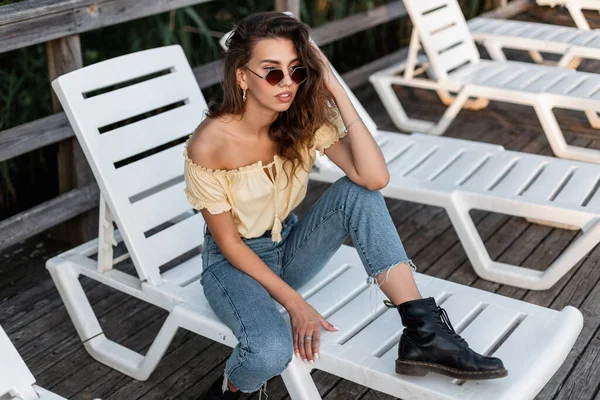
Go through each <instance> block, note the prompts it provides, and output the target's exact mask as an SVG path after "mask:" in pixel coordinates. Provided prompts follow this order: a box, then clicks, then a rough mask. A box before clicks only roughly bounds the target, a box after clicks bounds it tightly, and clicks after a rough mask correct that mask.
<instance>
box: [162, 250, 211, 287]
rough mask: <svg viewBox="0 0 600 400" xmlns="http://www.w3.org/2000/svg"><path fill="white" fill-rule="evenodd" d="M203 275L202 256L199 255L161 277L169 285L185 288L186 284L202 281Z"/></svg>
mask: <svg viewBox="0 0 600 400" xmlns="http://www.w3.org/2000/svg"><path fill="white" fill-rule="evenodd" d="M201 274H202V255H201V254H198V255H197V256H194V257H192V258H190V259H189V260H186V261H184V262H182V263H181V264H179V265H177V266H176V267H173V268H171V269H170V270H168V271H165V272H163V273H162V274H161V277H162V278H163V279H164V280H165V281H166V282H169V283H172V284H174V285H177V286H185V285H186V284H188V283H190V282H193V281H196V280H198V279H200V275H201Z"/></svg>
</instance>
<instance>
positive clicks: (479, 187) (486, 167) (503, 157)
mask: <svg viewBox="0 0 600 400" xmlns="http://www.w3.org/2000/svg"><path fill="white" fill-rule="evenodd" d="M519 161H520V157H519V156H517V155H515V154H502V153H500V154H495V155H494V156H493V157H490V158H489V159H487V160H486V162H485V163H484V164H483V165H481V167H480V168H478V169H477V171H475V172H474V173H473V174H472V175H471V176H470V177H469V178H468V179H467V180H466V181H465V182H464V183H463V184H462V185H461V187H462V188H463V190H469V191H486V190H487V189H488V188H489V187H491V186H492V185H493V184H494V182H497V181H498V180H499V179H501V177H502V175H503V174H505V173H507V172H508V171H509V168H510V167H511V165H513V164H514V163H516V162H519Z"/></svg>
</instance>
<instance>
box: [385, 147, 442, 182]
mask: <svg viewBox="0 0 600 400" xmlns="http://www.w3.org/2000/svg"><path fill="white" fill-rule="evenodd" d="M438 150H439V146H436V145H433V146H432V145H431V144H430V143H418V142H417V143H415V144H414V145H413V146H411V147H410V148H409V149H408V150H406V151H404V152H403V153H402V154H401V155H400V156H399V157H397V158H396V160H397V161H396V165H395V168H393V169H390V170H389V171H390V174H394V175H395V174H400V175H402V176H404V175H405V174H407V173H409V172H410V171H412V170H413V169H415V168H416V167H418V166H419V165H420V163H422V162H423V161H425V160H426V159H427V158H428V157H429V156H430V155H431V154H433V153H435V152H436V151H438ZM388 169H389V167H388Z"/></svg>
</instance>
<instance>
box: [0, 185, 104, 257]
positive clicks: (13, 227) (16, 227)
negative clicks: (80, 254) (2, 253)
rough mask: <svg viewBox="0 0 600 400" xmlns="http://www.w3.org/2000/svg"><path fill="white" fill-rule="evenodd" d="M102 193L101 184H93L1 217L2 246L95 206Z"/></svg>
mask: <svg viewBox="0 0 600 400" xmlns="http://www.w3.org/2000/svg"><path fill="white" fill-rule="evenodd" d="M99 196H100V190H99V189H98V186H97V185H96V184H91V185H88V186H86V187H83V188H78V189H74V190H71V191H69V192H67V193H64V194H62V195H60V196H58V197H55V198H54V199H52V200H49V201H47V202H45V203H42V204H40V205H38V206H35V207H33V208H30V209H29V210H27V211H24V212H22V213H20V214H17V215H15V216H12V217H10V218H8V219H5V220H3V221H0V250H2V249H5V248H6V247H8V246H10V245H13V244H16V243H19V242H20V241H21V240H25V239H26V238H28V237H31V236H33V235H35V234H38V233H40V232H43V231H45V230H46V229H49V228H51V227H53V226H55V225H58V224H60V223H61V222H65V221H68V220H69V219H71V218H73V217H76V216H77V215H80V214H81V213H83V212H85V211H88V210H91V209H92V208H94V207H95V206H97V205H98V201H99Z"/></svg>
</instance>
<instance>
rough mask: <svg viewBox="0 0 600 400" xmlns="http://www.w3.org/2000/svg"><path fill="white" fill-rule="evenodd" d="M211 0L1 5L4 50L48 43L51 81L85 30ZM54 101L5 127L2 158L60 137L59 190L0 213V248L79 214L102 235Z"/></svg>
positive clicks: (75, 230)
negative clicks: (44, 113) (44, 111)
mask: <svg viewBox="0 0 600 400" xmlns="http://www.w3.org/2000/svg"><path fill="white" fill-rule="evenodd" d="M207 1H209V0H170V1H168V2H167V1H157V0H27V1H23V2H19V3H15V4H11V5H7V6H0V38H1V39H0V53H2V52H7V51H10V50H14V49H19V48H23V47H27V46H31V45H34V44H40V43H46V53H47V57H48V69H49V81H52V80H53V79H55V78H56V77H58V76H60V75H62V74H64V73H67V72H70V71H72V70H74V69H77V68H81V67H82V64H83V63H82V55H81V54H82V53H81V45H80V40H79V34H80V33H82V32H86V31H90V30H93V29H97V28H100V27H105V26H110V25H114V24H118V23H122V22H126V21H131V20H135V19H138V18H142V17H147V16H150V15H154V14H159V13H163V12H167V11H170V10H174V9H177V8H181V7H187V6H192V5H197V4H201V3H205V2H207ZM500 1H501V0H500ZM532 5H533V2H532V1H531V0H514V1H512V2H510V3H509V4H508V5H507V6H504V7H502V8H500V9H496V10H494V11H492V13H495V14H496V15H495V16H496V17H501V18H508V17H510V16H513V15H516V14H518V13H520V12H522V11H523V10H526V9H527V8H529V7H531V6H532ZM275 9H276V10H291V11H292V12H294V13H295V14H296V15H299V14H300V5H299V0H275ZM406 14H407V13H406V9H405V8H404V5H403V3H402V1H400V0H395V1H392V2H391V3H389V4H386V5H382V6H379V7H376V8H374V9H372V10H369V11H366V12H362V13H358V14H355V15H352V16H349V17H346V18H343V19H341V20H336V21H333V22H329V23H327V24H325V25H322V26H319V27H317V28H314V29H313V31H312V36H313V38H314V39H315V41H316V42H317V43H318V44H319V45H323V44H327V43H331V42H334V41H336V40H339V39H341V38H344V37H347V36H350V35H352V34H355V33H357V32H360V31H363V30H366V29H370V28H372V27H375V26H377V25H380V24H383V23H386V22H389V21H391V20H394V19H396V18H400V17H403V16H405V15H406ZM405 56H406V50H405V49H400V50H398V51H396V52H394V53H392V54H388V55H386V56H385V57H382V58H381V59H378V60H375V61H373V62H371V63H369V64H366V65H363V66H361V67H360V68H358V69H356V70H354V71H350V72H348V73H346V74H344V79H345V80H346V82H347V83H348V85H349V86H350V87H355V86H358V85H360V84H362V83H364V82H366V81H367V78H368V76H369V75H370V74H372V73H373V72H375V71H377V70H379V69H382V68H385V67H387V66H389V65H392V64H394V63H397V62H399V61H401V60H402V59H403V58H405ZM221 73H222V62H221V61H214V62H210V63H207V64H205V65H201V66H199V67H196V68H195V69H194V74H195V76H196V79H197V80H198V83H199V85H200V87H201V88H206V87H209V86H212V85H214V84H216V83H218V82H219V81H220V80H221ZM49 90H50V89H49ZM53 107H54V111H55V112H56V113H55V114H54V115H51V116H48V117H45V118H41V119H38V120H36V121H32V122H28V123H26V124H23V125H20V126H17V127H14V128H10V129H7V130H4V131H0V162H2V161H5V160H8V159H10V158H14V157H17V156H19V155H21V154H24V153H27V152H30V151H33V150H36V149H39V148H42V147H44V146H48V145H50V144H53V143H58V144H59V155H58V157H59V160H58V166H59V171H58V173H59V192H60V193H61V194H60V195H59V196H58V197H56V198H54V199H52V200H49V201H47V202H45V203H42V204H39V205H37V206H35V207H33V208H31V209H29V210H26V211H24V212H22V213H20V214H17V215H15V216H12V217H10V218H7V219H5V220H3V221H0V250H2V249H3V248H6V247H7V246H10V245H12V244H15V243H18V242H19V241H21V240H24V239H26V238H29V237H31V236H33V235H35V234H37V233H40V232H43V231H45V230H47V229H49V228H51V227H54V226H56V225H59V224H62V223H63V222H66V221H69V220H72V219H73V218H75V217H77V218H76V220H75V221H71V222H70V225H69V227H68V229H66V230H65V232H68V235H67V237H68V238H69V239H70V240H71V241H73V242H81V241H83V240H86V239H89V238H92V237H95V236H96V235H97V223H98V218H97V213H96V212H95V211H94V210H95V209H96V206H97V204H98V199H99V190H98V187H97V185H96V183H95V181H94V178H93V176H92V174H91V171H90V169H89V166H88V165H87V162H86V160H85V157H84V156H83V153H82V151H81V148H80V147H79V145H78V144H77V141H76V140H75V138H74V133H73V131H72V129H71V127H70V126H69V123H68V121H67V118H66V116H65V114H64V113H63V112H62V110H61V108H60V104H59V102H58V101H57V100H56V98H54V97H53Z"/></svg>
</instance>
